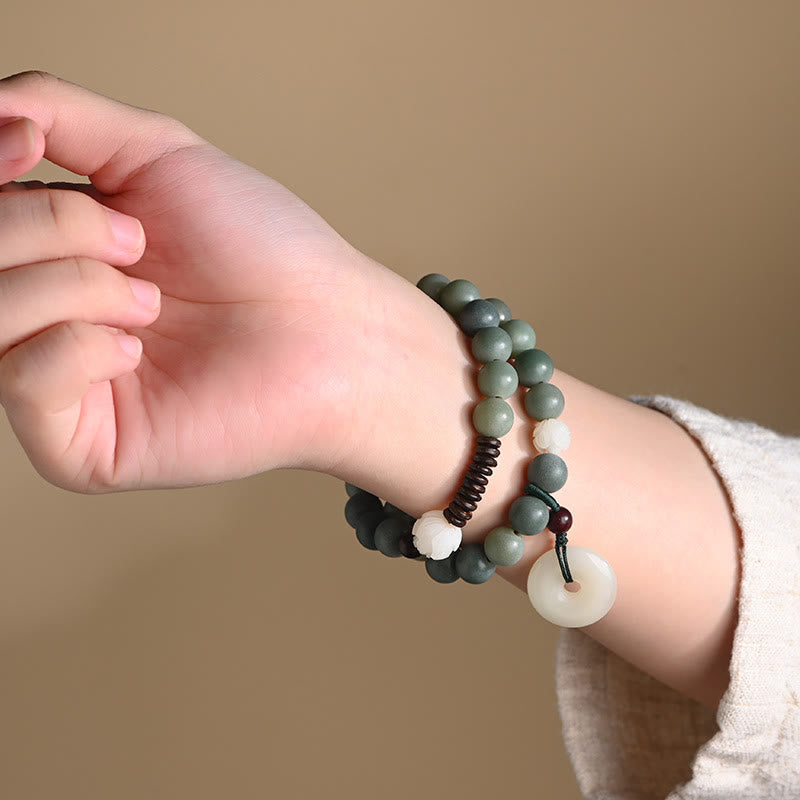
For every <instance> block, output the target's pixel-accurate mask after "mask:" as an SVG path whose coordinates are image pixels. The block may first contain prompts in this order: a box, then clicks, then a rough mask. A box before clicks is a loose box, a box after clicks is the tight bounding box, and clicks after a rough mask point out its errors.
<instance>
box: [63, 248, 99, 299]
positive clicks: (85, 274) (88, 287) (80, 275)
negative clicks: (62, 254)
mask: <svg viewBox="0 0 800 800" xmlns="http://www.w3.org/2000/svg"><path fill="white" fill-rule="evenodd" d="M65 261H66V262H67V264H68V265H69V269H70V270H71V272H72V275H73V277H74V278H75V280H76V281H77V282H78V284H80V287H81V290H82V292H87V291H89V292H91V291H95V290H97V289H98V288H100V289H102V288H105V285H106V284H107V282H108V281H107V278H106V274H107V272H108V270H107V269H105V266H106V265H105V264H103V263H102V262H100V261H94V260H93V259H91V258H86V257H85V256H70V257H69V258H67V259H65Z"/></svg>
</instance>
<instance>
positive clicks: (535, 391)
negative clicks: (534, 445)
mask: <svg viewBox="0 0 800 800" xmlns="http://www.w3.org/2000/svg"><path fill="white" fill-rule="evenodd" d="M524 402H525V411H526V412H527V414H528V416H529V417H530V418H531V419H534V420H537V421H540V420H543V419H555V418H556V417H558V416H560V414H561V412H562V411H563V410H564V395H563V394H562V392H561V389H559V388H558V386H554V385H553V384H552V383H536V384H534V385H533V386H531V388H530V389H528V391H527V392H526V393H525V401H524Z"/></svg>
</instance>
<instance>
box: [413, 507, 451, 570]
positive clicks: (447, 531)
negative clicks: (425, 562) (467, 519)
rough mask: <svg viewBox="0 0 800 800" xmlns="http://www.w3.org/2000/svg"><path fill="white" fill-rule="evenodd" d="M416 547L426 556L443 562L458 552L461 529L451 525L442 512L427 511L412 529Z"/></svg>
mask: <svg viewBox="0 0 800 800" xmlns="http://www.w3.org/2000/svg"><path fill="white" fill-rule="evenodd" d="M411 533H412V534H413V536H414V547H416V548H417V550H419V552H420V553H422V555H424V556H428V557H429V558H432V559H434V560H435V561H441V560H442V559H443V558H447V556H449V555H450V553H454V552H455V551H456V550H458V547H459V545H460V544H461V528H459V527H457V526H456V525H451V524H450V523H449V522H448V521H447V520H446V519H445V518H444V513H443V512H442V511H426V512H425V513H424V514H423V515H422V516H421V517H420V518H419V519H418V520H417V521H416V522H415V523H414V527H413V528H412V529H411Z"/></svg>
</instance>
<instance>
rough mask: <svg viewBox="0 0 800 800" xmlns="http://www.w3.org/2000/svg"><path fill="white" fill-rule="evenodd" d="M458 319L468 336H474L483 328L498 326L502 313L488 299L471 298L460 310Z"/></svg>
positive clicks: (459, 324)
mask: <svg viewBox="0 0 800 800" xmlns="http://www.w3.org/2000/svg"><path fill="white" fill-rule="evenodd" d="M457 321H458V326H459V327H460V328H461V330H462V331H463V332H464V333H465V334H466V335H467V336H474V335H475V334H476V333H477V332H478V331H479V330H480V329H481V328H496V327H497V326H498V325H499V324H500V314H498V313H497V309H496V308H495V307H494V306H493V305H492V304H491V303H490V302H489V301H488V300H480V299H478V300H471V301H470V302H469V303H467V304H466V305H465V306H464V308H462V309H461V311H459V312H458V316H457Z"/></svg>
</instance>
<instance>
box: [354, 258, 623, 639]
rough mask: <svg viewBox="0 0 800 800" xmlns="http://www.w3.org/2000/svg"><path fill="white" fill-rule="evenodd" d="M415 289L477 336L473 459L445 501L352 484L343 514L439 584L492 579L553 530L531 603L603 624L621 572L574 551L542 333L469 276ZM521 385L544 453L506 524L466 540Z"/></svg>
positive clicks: (360, 532)
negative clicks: (411, 502) (385, 495)
mask: <svg viewBox="0 0 800 800" xmlns="http://www.w3.org/2000/svg"><path fill="white" fill-rule="evenodd" d="M417 287H418V288H419V289H421V290H422V291H423V292H424V293H425V294H427V295H428V296H429V297H431V298H432V299H433V300H435V301H436V302H437V303H438V304H439V305H440V306H441V307H442V308H444V309H445V310H446V311H447V312H448V313H449V314H450V315H451V316H452V317H453V318H454V320H455V321H456V322H457V323H458V326H459V328H460V329H461V331H462V332H463V333H464V334H465V335H466V336H467V337H469V338H470V339H471V342H470V347H471V352H472V355H473V357H474V358H475V360H476V361H478V362H479V363H480V364H481V365H482V366H481V368H480V370H479V372H478V389H479V390H480V392H481V394H482V395H483V396H484V399H483V400H481V401H480V402H479V403H478V404H477V405H476V406H475V409H474V411H473V414H472V424H473V426H474V428H475V430H476V432H477V435H476V438H475V446H474V451H473V457H472V460H471V462H470V464H469V466H468V467H467V470H466V474H465V475H464V478H463V480H462V482H461V485H460V487H459V489H458V491H457V492H456V494H455V495H454V497H453V500H452V501H451V502H450V504H449V505H448V507H447V508H446V509H443V510H433V511H426V512H425V513H424V514H423V515H422V516H421V517H420V518H419V519H414V517H412V516H411V515H410V514H407V513H406V512H404V511H403V510H402V509H400V508H398V507H397V506H394V505H392V504H391V503H389V502H386V503H383V502H381V500H380V499H379V498H378V497H376V496H375V495H374V494H371V493H370V492H367V491H364V490H363V489H359V488H358V487H356V486H353V485H352V484H349V483H348V484H346V485H345V487H346V489H347V494H348V495H349V499H348V500H347V503H346V505H345V519H346V520H347V522H348V524H349V525H351V526H352V527H353V528H355V532H356V537H357V538H358V541H359V542H360V543H361V544H362V545H363V546H364V547H366V548H367V549H369V550H378V551H380V552H381V553H383V554H384V555H386V556H389V557H391V558H398V557H401V556H404V557H406V558H408V559H413V560H419V561H424V562H425V569H426V570H427V572H428V575H430V577H431V578H432V579H433V580H434V581H437V582H438V583H452V582H454V581H457V580H459V579H461V580H463V581H465V582H467V583H475V584H478V583H485V582H486V581H487V580H489V578H491V577H492V575H493V574H494V572H495V570H496V568H497V567H498V566H502V567H510V566H513V565H514V564H517V563H518V562H519V561H520V559H521V558H522V557H523V555H524V553H525V537H528V536H534V535H536V534H538V533H541V532H542V531H544V530H545V529H547V530H549V531H550V532H551V533H554V534H555V547H554V549H552V550H548V551H547V552H546V553H544V555H542V556H540V557H539V558H538V559H537V560H536V561H535V562H534V564H533V566H532V567H531V569H530V572H529V573H528V582H527V589H528V597H529V598H530V601H531V604H532V605H533V607H534V608H535V609H536V611H538V612H539V614H541V616H542V617H544V618H545V619H546V620H548V621H549V622H552V623H553V624H555V625H560V626H562V627H566V628H577V627H583V626H586V625H591V624H592V623H594V622H597V621H598V620H599V619H602V617H604V616H605V615H606V614H607V613H608V611H609V610H610V609H611V607H612V606H613V605H614V601H615V599H616V595H617V579H616V576H615V574H614V571H613V569H612V568H611V566H610V565H609V563H608V562H607V561H606V560H605V559H604V558H603V557H602V556H601V555H599V554H598V553H596V552H595V551H593V550H590V549H588V548H586V547H577V546H575V545H572V546H571V547H570V548H569V558H568V556H567V531H568V530H569V529H570V528H571V527H572V514H571V513H570V511H569V509H567V508H565V507H564V506H561V505H559V503H558V502H557V501H556V499H555V498H554V497H553V495H552V493H553V492H556V491H558V490H559V489H561V488H562V487H563V486H564V484H565V483H566V481H567V465H566V464H565V463H564V460H563V459H562V458H561V457H560V456H559V455H558V454H559V453H560V452H561V451H562V450H565V449H567V447H569V444H570V432H569V428H568V427H567V426H566V424H565V423H564V422H563V421H562V420H560V419H558V417H559V416H560V415H561V413H562V412H563V410H564V395H563V393H562V392H561V390H560V389H559V388H558V387H557V386H554V385H553V384H552V383H550V379H551V378H552V376H553V361H552V359H551V358H550V356H549V355H548V354H547V353H545V352H544V351H543V350H539V349H536V347H535V345H536V333H535V332H534V330H533V328H532V327H531V326H530V325H529V324H528V323H527V322H524V321H523V320H520V319H514V318H513V317H512V316H511V310H510V309H509V307H508V306H507V305H506V304H505V303H504V302H503V301H502V300H498V299H497V298H495V297H491V298H488V299H485V300H484V299H482V298H481V296H480V292H479V291H478V288H477V287H476V286H475V285H474V284H473V283H471V282H470V281H466V280H454V281H450V280H449V279H448V278H446V277H445V276H444V275H440V274H439V273H432V274H430V275H426V276H425V277H423V278H421V279H420V280H419V281H418V283H417ZM512 361H513V364H512V363H511V362H512ZM519 386H523V387H526V391H525V396H524V408H525V412H526V413H527V415H528V416H529V417H530V418H531V419H532V420H533V421H534V422H535V423H536V424H535V426H534V429H533V437H532V439H533V446H534V448H535V449H536V450H537V451H538V453H539V455H537V456H535V457H534V458H533V459H532V461H531V462H530V464H529V465H528V469H527V480H528V483H527V485H526V486H525V489H524V493H523V494H522V495H521V496H520V497H518V498H517V499H516V500H515V501H514V502H513V503H512V504H511V507H510V509H509V512H508V524H507V525H502V526H499V527H496V528H494V529H493V530H491V531H490V532H489V534H488V535H487V537H486V539H485V541H484V542H482V543H481V542H474V543H469V544H463V543H462V528H463V527H464V526H465V525H466V524H467V523H468V522H469V520H470V519H471V518H472V514H473V512H474V511H475V509H476V508H477V505H478V503H479V502H480V500H481V498H482V496H483V494H484V492H485V491H486V486H487V485H488V483H489V478H490V477H491V475H492V470H493V468H494V467H496V466H497V463H498V462H497V459H498V457H499V456H500V445H501V438H502V437H503V436H505V435H506V434H507V433H508V432H509V431H510V430H511V428H512V426H513V424H514V411H513V409H512V408H511V406H510V405H509V404H508V403H507V402H506V400H507V399H508V398H509V397H511V396H512V395H513V394H514V393H515V392H516V391H517V389H518V387H519Z"/></svg>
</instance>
